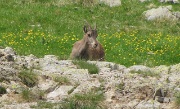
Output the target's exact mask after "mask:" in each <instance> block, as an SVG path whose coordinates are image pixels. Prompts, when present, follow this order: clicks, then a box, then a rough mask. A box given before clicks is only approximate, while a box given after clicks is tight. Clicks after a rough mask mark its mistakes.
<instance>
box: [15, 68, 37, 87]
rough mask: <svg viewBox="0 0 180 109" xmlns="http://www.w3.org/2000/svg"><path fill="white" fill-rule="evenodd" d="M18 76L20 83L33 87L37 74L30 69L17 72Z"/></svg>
mask: <svg viewBox="0 0 180 109" xmlns="http://www.w3.org/2000/svg"><path fill="white" fill-rule="evenodd" d="M18 77H19V78H20V79H21V81H22V83H24V84H25V85H27V86H28V87H34V86H35V85H36V84H37V83H38V75H37V74H35V73H33V72H32V71H28V70H24V71H22V72H20V73H19V74H18Z"/></svg>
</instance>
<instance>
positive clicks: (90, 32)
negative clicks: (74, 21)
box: [70, 25, 105, 61]
mask: <svg viewBox="0 0 180 109" xmlns="http://www.w3.org/2000/svg"><path fill="white" fill-rule="evenodd" d="M84 33H85V34H84V37H83V39H81V40H79V41H77V42H75V43H74V46H73V49H72V52H71V55H70V58H71V59H85V60H100V61H102V60H104V55H105V53H104V49H103V47H102V45H101V44H100V43H99V42H98V41H97V40H96V38H97V36H98V34H97V30H96V27H95V29H92V28H91V26H90V25H88V27H87V26H84Z"/></svg>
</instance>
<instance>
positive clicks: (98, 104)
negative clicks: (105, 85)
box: [61, 92, 105, 109]
mask: <svg viewBox="0 0 180 109" xmlns="http://www.w3.org/2000/svg"><path fill="white" fill-rule="evenodd" d="M103 100H104V96H103V94H102V93H101V94H98V93H94V92H89V93H86V94H75V95H74V96H73V97H71V98H68V99H66V101H65V103H64V104H63V105H62V106H61V108H62V109H105V106H104V105H102V101H103Z"/></svg>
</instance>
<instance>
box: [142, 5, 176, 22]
mask: <svg viewBox="0 0 180 109" xmlns="http://www.w3.org/2000/svg"><path fill="white" fill-rule="evenodd" d="M171 9H172V6H171V5H169V6H160V7H159V8H153V9H150V10H147V11H145V12H143V14H144V16H145V18H146V19H147V20H156V19H168V20H178V18H177V17H176V16H175V15H173V14H172V12H171Z"/></svg>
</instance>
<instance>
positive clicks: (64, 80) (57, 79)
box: [53, 75, 71, 85]
mask: <svg viewBox="0 0 180 109" xmlns="http://www.w3.org/2000/svg"><path fill="white" fill-rule="evenodd" d="M53 80H54V81H55V82H57V83H59V85H62V84H71V83H70V80H69V79H68V78H67V77H63V76H58V75H53Z"/></svg>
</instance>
